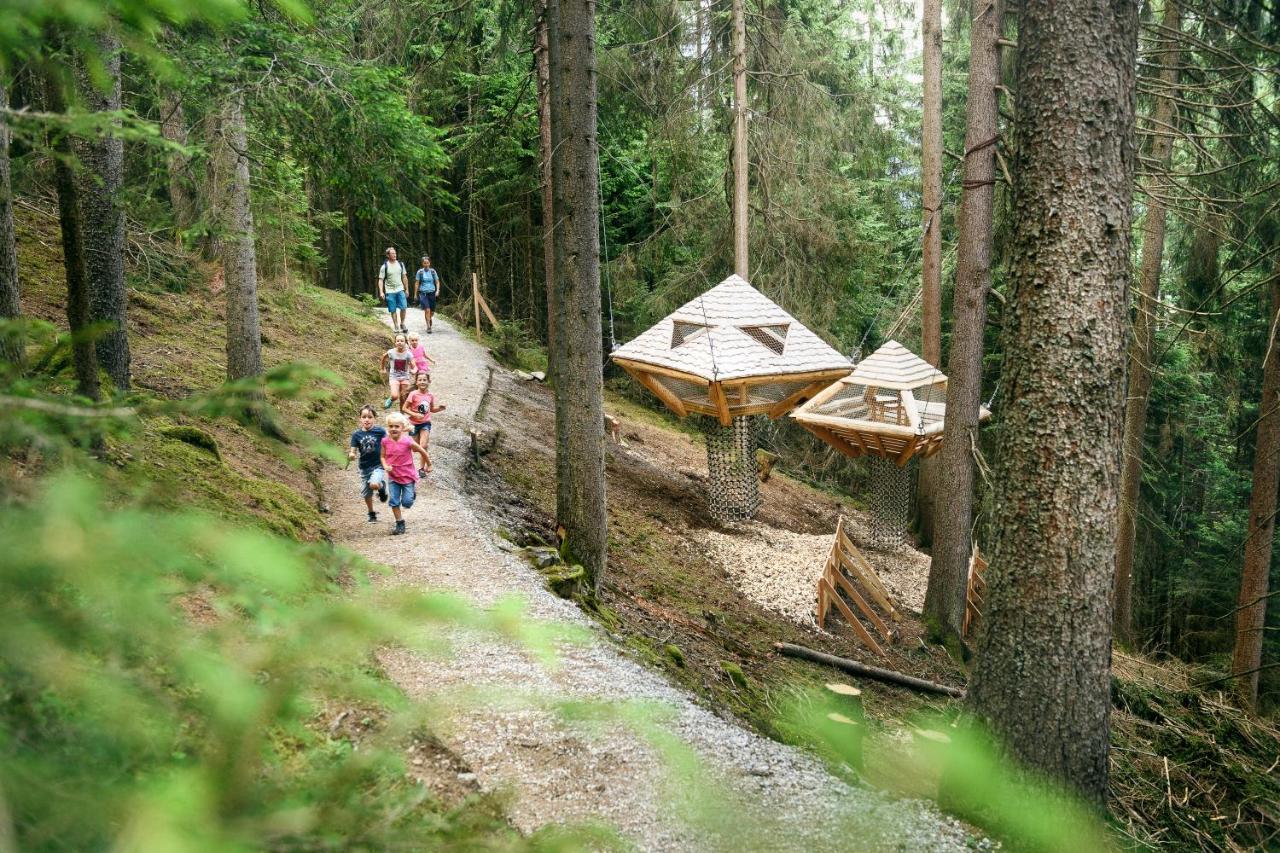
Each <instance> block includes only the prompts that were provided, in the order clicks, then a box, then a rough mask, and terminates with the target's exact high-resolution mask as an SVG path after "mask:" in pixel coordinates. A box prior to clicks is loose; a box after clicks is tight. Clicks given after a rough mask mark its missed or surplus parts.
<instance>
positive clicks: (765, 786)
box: [324, 320, 966, 850]
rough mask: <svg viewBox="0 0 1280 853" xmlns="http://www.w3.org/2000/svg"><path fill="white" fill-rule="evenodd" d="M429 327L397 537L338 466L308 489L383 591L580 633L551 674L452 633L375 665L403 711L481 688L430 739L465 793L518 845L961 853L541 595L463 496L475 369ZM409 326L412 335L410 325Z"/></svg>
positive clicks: (934, 827) (940, 827)
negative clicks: (415, 453) (641, 719)
mask: <svg viewBox="0 0 1280 853" xmlns="http://www.w3.org/2000/svg"><path fill="white" fill-rule="evenodd" d="M437 324H438V328H437V329H436V330H435V334H433V335H430V336H427V335H423V341H424V343H425V345H426V347H427V351H428V352H429V353H431V355H432V356H433V357H434V358H436V360H437V361H438V367H437V368H436V370H435V371H434V378H433V382H432V390H433V391H434V392H436V393H437V395H438V397H439V398H440V400H441V402H444V403H446V404H447V405H448V410H447V411H445V412H443V413H441V414H440V415H437V416H436V419H435V422H436V427H435V431H434V434H433V437H432V458H433V461H434V464H435V472H434V473H433V474H432V476H431V477H430V478H429V480H428V481H427V482H425V483H423V484H421V485H420V488H419V491H418V502H417V504H416V505H415V506H414V507H413V509H412V510H410V511H409V512H408V513H407V514H406V517H407V519H408V535H407V536H403V537H392V536H390V535H389V534H390V530H391V522H390V520H389V519H390V513H389V512H387V511H386V508H385V507H382V517H383V518H384V519H386V520H385V521H380V522H379V523H378V524H367V523H366V522H365V520H364V515H365V514H364V505H363V503H362V502H361V501H360V499H359V496H358V492H357V490H358V479H357V477H356V473H355V471H354V469H353V470H349V471H343V470H340V469H338V468H336V467H334V468H332V469H329V470H327V471H326V472H325V474H324V478H325V491H326V493H327V494H328V496H329V503H330V505H331V506H332V513H333V514H332V524H333V534H334V538H335V540H336V541H338V542H340V543H341V544H343V545H345V546H347V547H349V548H351V549H353V550H355V551H357V552H359V553H360V554H362V555H364V556H365V557H367V558H368V559H370V560H373V561H375V562H378V563H384V564H386V565H388V566H390V567H391V568H392V570H393V571H392V574H391V576H390V578H389V579H388V580H386V581H384V582H386V583H389V584H400V585H412V586H415V587H431V588H435V589H450V590H454V591H457V592H459V593H461V594H463V595H465V596H467V597H469V598H470V599H472V600H473V601H474V602H475V603H476V604H477V605H479V606H481V607H487V606H490V605H492V604H494V603H495V602H497V601H499V600H500V599H502V598H504V597H508V596H512V595H518V596H520V597H521V598H523V599H524V601H525V603H526V611H527V613H528V614H529V615H531V616H533V617H536V618H538V619H546V620H555V621H558V622H562V623H568V624H570V625H573V626H577V627H578V629H579V630H580V631H583V632H584V633H585V634H586V635H587V636H588V639H587V641H586V642H584V643H581V644H564V645H562V647H561V649H560V653H561V655H560V662H559V665H558V666H555V667H547V666H546V665H545V664H543V663H541V662H539V661H538V660H536V659H535V658H534V657H533V656H532V655H531V654H530V653H529V652H527V651H526V650H524V649H522V648H520V647H519V646H517V645H515V644H513V643H510V642H506V641H503V640H500V639H495V638H492V637H488V636H480V635H476V634H474V633H470V632H466V631H463V630H459V631H458V632H456V635H455V636H453V637H452V638H451V639H452V641H453V652H452V654H451V656H449V657H440V658H426V657H422V656H418V655H416V654H411V653H408V652H404V651H401V650H387V651H384V652H383V653H382V654H381V655H380V658H381V660H382V663H383V665H384V666H385V668H386V670H387V672H388V674H389V675H390V677H391V678H392V679H393V680H394V681H395V682H396V683H397V684H398V685H399V686H400V687H401V688H402V689H403V690H404V691H405V692H406V693H407V694H408V695H410V696H411V697H414V698H420V699H423V700H437V701H438V700H439V699H440V697H441V696H442V695H445V694H448V693H450V692H451V691H460V690H476V691H481V693H480V694H479V695H478V696H473V698H471V699H469V700H467V701H465V702H462V703H458V704H457V705H455V706H452V707H453V710H452V711H451V712H450V713H449V718H448V720H447V721H442V726H441V727H440V730H439V732H438V734H439V736H440V740H441V741H442V743H443V744H444V746H445V747H446V748H447V749H449V750H450V751H451V752H453V753H454V754H455V755H456V756H457V757H458V758H459V759H460V760H461V761H462V762H464V763H465V764H466V765H468V766H469V767H470V768H471V770H472V771H473V772H474V774H475V783H476V784H477V785H478V786H479V787H480V789H482V790H485V791H505V792H507V793H508V795H509V797H510V799H509V806H508V814H509V816H510V818H511V820H512V821H513V823H514V824H515V825H516V827H517V828H519V829H520V830H521V831H523V832H526V833H527V832H532V831H534V830H536V829H538V828H539V827H542V826H544V825H547V824H554V823H577V822H595V823H601V822H602V823H604V824H607V825H609V826H612V827H615V828H616V829H617V831H618V832H619V833H621V835H622V836H623V838H624V839H625V840H626V842H627V843H628V845H634V846H635V847H637V848H639V849H643V850H708V849H726V848H730V847H737V848H741V847H742V846H744V844H745V845H746V846H747V847H749V848H750V849H753V850H756V849H761V850H802V849H803V850H826V849H849V848H850V847H851V846H852V847H856V848H857V849H891V850H892V849H901V850H930V849H935V850H944V849H945V850H951V849H962V848H963V847H964V846H965V837H966V833H965V830H964V829H963V828H962V827H961V826H960V825H959V824H958V823H956V822H955V821H953V820H950V819H948V818H945V817H943V816H941V815H939V814H938V813H937V812H936V811H935V810H933V809H932V808H931V807H930V806H929V805H928V804H926V803H923V802H920V801H894V800H890V799H889V798H887V797H885V796H883V795H881V794H878V793H876V792H872V791H867V790H863V789H859V788H854V787H851V786H849V785H847V784H845V783H844V782H842V781H840V780H839V779H837V778H835V777H833V776H831V775H830V774H829V773H828V772H827V771H826V770H825V769H824V768H823V767H822V766H821V765H820V763H819V762H818V761H817V760H815V759H814V758H812V757H810V756H808V755H806V754H804V753H802V752H800V751H798V750H796V749H793V748H791V747H787V746H784V745H781V744H779V743H776V742H774V741H771V740H768V739H766V738H762V737H760V736H758V735H755V734H753V733H751V732H749V731H746V730H745V729H743V728H742V727H741V726H739V725H737V724H736V723H734V722H732V721H727V720H724V719H721V718H720V717H718V716H716V715H715V714H714V713H712V712H711V711H709V710H707V709H706V708H704V707H702V706H700V705H699V704H698V703H697V701H696V699H695V698H694V697H693V696H691V695H690V694H688V693H686V692H684V691H682V690H679V689H677V688H675V687H673V686H672V685H670V684H669V683H668V682H667V681H666V680H665V679H664V678H663V677H662V676H661V675H660V674H658V673H656V672H653V671H651V670H648V669H646V668H644V667H643V666H642V665H640V664H639V663H637V662H635V661H633V660H630V659H629V658H627V657H624V656H623V655H622V654H621V653H620V651H619V650H618V649H617V647H616V646H615V645H614V644H613V643H612V642H611V641H610V640H609V638H608V637H607V636H605V635H604V634H603V632H602V631H600V630H599V629H598V628H597V627H596V626H595V625H594V624H593V623H592V622H591V621H590V620H589V619H588V618H587V617H585V616H584V615H583V614H582V613H581V612H580V611H579V610H578V609H577V607H576V606H575V605H573V604H572V603H570V602H567V601H564V600H562V599H560V598H557V597H556V596H554V595H553V594H551V593H550V592H549V591H547V590H546V588H545V586H544V584H543V581H542V578H541V576H540V575H539V574H538V573H537V572H536V571H534V570H533V569H532V568H531V567H529V566H528V565H527V564H526V563H525V562H524V561H523V560H522V559H520V558H519V557H518V556H517V555H514V554H511V553H507V552H506V551H504V550H503V549H502V548H501V547H499V540H497V538H496V537H495V536H494V535H493V529H494V527H495V522H493V521H491V520H490V519H488V518H487V517H485V515H484V514H483V512H482V511H481V510H480V509H478V508H477V507H475V506H473V505H472V502H471V501H469V500H468V497H467V496H466V495H465V494H464V492H463V483H464V476H465V465H466V458H467V449H468V435H467V430H468V428H469V427H470V425H471V423H472V421H473V418H474V415H475V411H476V408H477V406H478V405H479V403H480V398H481V395H482V393H483V390H484V387H485V380H486V376H487V374H488V371H489V369H490V367H492V366H493V365H492V362H491V360H490V359H489V358H488V355H487V354H486V353H485V351H484V350H483V349H482V348H481V347H479V346H477V345H476V344H475V343H473V342H471V341H469V340H468V339H466V338H464V337H462V336H461V335H459V334H458V333H457V332H456V331H455V330H454V329H453V328H452V327H451V326H449V325H448V324H447V323H446V322H444V321H441V320H437ZM414 328H418V329H419V331H421V325H420V324H418V325H416V326H414ZM496 369H501V368H496ZM550 438H551V437H550V436H549V437H548V440H550ZM582 702H606V703H612V704H615V705H616V704H617V703H623V702H631V703H644V704H645V705H646V706H649V707H651V708H656V709H657V710H654V711H653V713H652V714H651V718H652V719H661V721H662V722H661V723H658V724H653V728H651V729H648V730H647V731H648V732H649V734H648V736H646V735H645V734H642V733H641V731H640V730H638V728H637V727H636V726H635V725H630V724H628V723H625V722H623V721H622V720H620V719H612V718H607V719H605V720H604V721H603V722H602V721H600V720H599V719H597V720H595V721H594V722H571V721H570V720H569V715H567V714H565V713H564V712H563V710H556V709H554V708H553V707H551V706H552V705H554V704H556V703H582ZM577 716H579V717H580V716H583V715H581V714H579V715H577ZM587 716H590V715H587ZM672 736H674V737H672ZM673 745H674V746H673ZM672 748H674V749H675V750H676V751H677V752H678V753H679V752H684V753H685V754H687V755H692V756H696V758H697V764H698V766H699V767H700V768H701V772H702V773H705V778H704V779H698V780H690V778H689V777H687V776H682V775H681V774H682V773H685V772H688V771H689V770H690V768H689V764H688V762H679V761H676V762H673V761H671V760H670V759H664V758H662V757H661V756H660V750H662V749H667V750H670V749H672ZM468 778H469V777H468ZM708 791H716V792H719V795H720V796H721V797H722V802H723V803H724V808H723V809H721V810H718V811H717V812H715V813H707V812H706V810H700V809H698V808H697V806H698V804H699V803H701V802H704V801H705V800H706V799H708V796H707V792H708Z"/></svg>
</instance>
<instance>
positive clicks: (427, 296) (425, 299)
mask: <svg viewBox="0 0 1280 853" xmlns="http://www.w3.org/2000/svg"><path fill="white" fill-rule="evenodd" d="M418 304H419V305H420V306H422V307H423V308H425V309H428V310H430V311H434V310H436V295H435V293H434V292H432V293H427V292H426V291H425V290H419V291H418Z"/></svg>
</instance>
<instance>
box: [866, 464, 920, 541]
mask: <svg viewBox="0 0 1280 853" xmlns="http://www.w3.org/2000/svg"><path fill="white" fill-rule="evenodd" d="M867 461H868V462H869V463H870V465H871V513H870V514H871V530H870V537H871V542H870V543H869V544H870V545H871V546H872V547H873V548H878V549H881V550H897V549H899V548H901V547H903V546H904V545H906V544H907V523H908V522H909V521H910V510H911V472H910V471H909V470H908V469H907V467H906V466H903V467H901V468H899V467H898V465H897V463H895V462H894V461H892V460H890V459H884V458H881V457H879V456H871V457H869V458H868V460H867Z"/></svg>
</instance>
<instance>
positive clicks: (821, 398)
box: [797, 380, 845, 414]
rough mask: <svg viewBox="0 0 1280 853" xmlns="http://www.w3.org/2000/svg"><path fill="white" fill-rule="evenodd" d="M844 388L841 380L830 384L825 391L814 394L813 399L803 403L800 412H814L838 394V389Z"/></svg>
mask: <svg viewBox="0 0 1280 853" xmlns="http://www.w3.org/2000/svg"><path fill="white" fill-rule="evenodd" d="M844 386H845V383H844V381H843V380H840V381H836V382H832V383H831V384H830V385H828V386H827V387H826V388H825V389H823V390H822V391H819V392H818V393H817V394H814V395H813V399H811V400H810V401H809V402H807V403H805V404H804V408H802V409H801V410H800V411H801V412H805V413H808V412H813V411H816V410H817V408H818V407H819V406H821V405H823V404H824V403H826V402H827V401H828V400H830V399H831V398H832V397H834V396H835V395H836V394H838V393H840V389H842V388H844ZM797 414H798V413H797Z"/></svg>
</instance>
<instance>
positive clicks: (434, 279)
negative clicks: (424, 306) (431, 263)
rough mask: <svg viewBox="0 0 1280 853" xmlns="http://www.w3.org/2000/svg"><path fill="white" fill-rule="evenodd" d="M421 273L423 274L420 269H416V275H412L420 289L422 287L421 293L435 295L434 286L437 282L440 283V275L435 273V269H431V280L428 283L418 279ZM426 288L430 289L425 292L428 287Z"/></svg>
mask: <svg viewBox="0 0 1280 853" xmlns="http://www.w3.org/2000/svg"><path fill="white" fill-rule="evenodd" d="M422 272H423V270H422V267H418V271H417V272H416V273H414V274H413V277H414V279H415V280H416V281H417V282H418V284H419V286H421V287H422V292H423V293H435V292H436V284H437V282H439V281H440V274H439V273H438V272H436V268H435V267H432V268H431V279H430V281H425V280H423V279H422V278H419V276H421V275H422ZM428 286H429V287H430V288H431V289H430V290H427V287H428Z"/></svg>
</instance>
